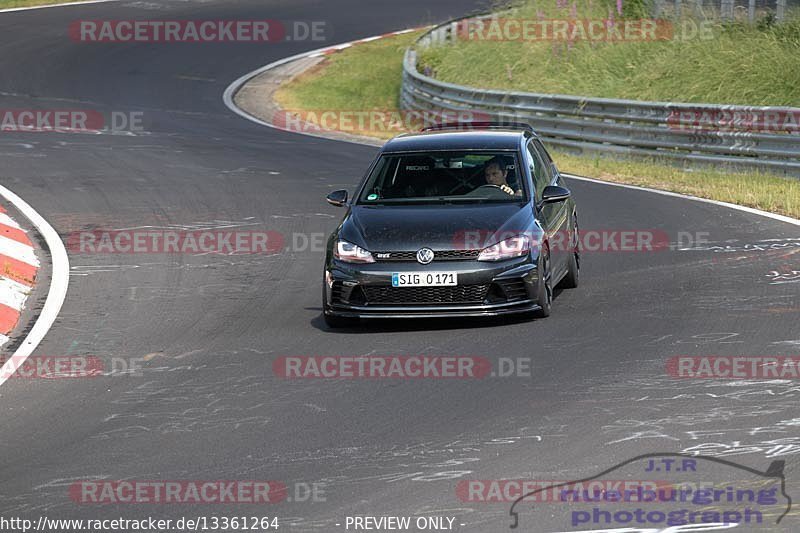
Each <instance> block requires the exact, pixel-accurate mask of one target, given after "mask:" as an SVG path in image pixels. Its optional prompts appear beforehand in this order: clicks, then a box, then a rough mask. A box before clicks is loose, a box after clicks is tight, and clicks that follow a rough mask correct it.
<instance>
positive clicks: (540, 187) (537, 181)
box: [527, 140, 553, 202]
mask: <svg viewBox="0 0 800 533" xmlns="http://www.w3.org/2000/svg"><path fill="white" fill-rule="evenodd" d="M533 142H534V141H533V140H531V141H529V142H528V157H527V159H528V165H530V168H531V176H532V177H533V186H534V188H535V189H536V201H537V202H538V201H539V200H541V199H542V192H543V191H544V188H545V187H547V186H548V185H549V184H550V180H551V179H553V174H552V172H551V171H550V166H549V164H545V163H544V162H543V161H542V159H541V156H540V155H539V153H538V151H537V149H536V147H535V146H534V144H533Z"/></svg>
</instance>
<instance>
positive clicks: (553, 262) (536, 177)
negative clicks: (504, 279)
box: [527, 139, 569, 283]
mask: <svg viewBox="0 0 800 533" xmlns="http://www.w3.org/2000/svg"><path fill="white" fill-rule="evenodd" d="M527 152H528V154H527V156H528V164H529V165H530V166H531V177H532V178H533V183H534V189H535V190H534V198H535V202H536V208H537V211H538V217H539V222H540V223H541V224H542V227H543V228H544V230H545V231H546V232H547V235H548V238H549V241H550V269H551V270H550V271H551V273H552V275H553V282H554V283H555V282H557V281H558V280H559V279H560V278H561V277H562V276H563V275H564V274H565V273H566V271H567V270H566V269H567V266H568V263H567V259H568V258H569V254H568V252H567V249H568V245H569V242H568V241H569V238H568V232H567V220H568V219H567V206H566V202H556V203H552V204H544V205H543V204H542V193H543V192H544V189H545V187H547V186H548V185H555V179H556V175H555V172H554V168H553V165H552V163H551V162H550V158H549V156H548V155H547V154H546V153H544V149H543V148H542V149H541V150H540V149H539V147H538V146H537V141H536V140H535V139H531V140H530V141H528V146H527Z"/></svg>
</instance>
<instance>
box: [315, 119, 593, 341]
mask: <svg viewBox="0 0 800 533" xmlns="http://www.w3.org/2000/svg"><path fill="white" fill-rule="evenodd" d="M327 200H328V202H329V203H330V204H332V205H335V206H340V207H346V208H347V212H346V213H345V215H344V218H343V219H342V222H341V224H340V225H339V226H338V227H337V228H336V230H335V231H334V232H333V234H332V235H331V236H330V238H329V239H328V244H327V252H326V258H325V272H324V283H323V297H322V300H323V301H322V305H323V310H324V311H323V313H324V317H325V321H326V323H327V324H328V325H329V326H331V327H342V326H346V325H352V324H353V323H354V322H355V321H357V320H358V319H361V318H395V317H428V318H429V317H441V316H452V317H467V316H494V315H501V314H510V313H528V314H530V315H531V316H537V317H546V316H548V315H549V314H550V308H551V304H552V300H553V289H554V287H556V285H559V284H560V286H561V287H563V288H572V287H576V286H577V285H578V274H579V268H580V256H579V242H580V239H579V238H578V216H577V209H576V205H575V202H574V200H573V199H572V197H571V194H570V191H569V190H568V189H566V188H565V187H564V185H563V183H562V178H561V177H560V175H559V173H558V170H557V169H556V166H555V164H554V163H553V161H552V160H551V159H550V156H549V154H548V153H547V151H546V150H545V148H544V146H543V145H542V143H541V141H540V140H539V139H538V137H537V136H536V134H535V133H534V132H533V131H532V130H531V129H530V127H529V126H527V125H518V124H511V125H509V124H505V125H502V126H501V125H498V124H490V123H487V124H481V125H476V124H472V125H470V127H469V128H465V127H464V125H463V124H462V125H460V126H458V127H451V126H446V125H444V126H436V127H432V128H428V129H426V130H423V131H422V132H421V133H418V134H405V135H400V136H398V137H395V138H394V139H392V140H390V141H388V142H387V143H386V144H385V145H384V146H383V148H382V149H381V151H380V153H379V154H378V156H377V157H376V159H375V160H374V161H373V162H372V165H371V166H370V167H369V170H368V171H367V173H366V176H365V177H364V179H363V180H362V181H361V183H360V184H359V186H358V188H357V189H356V193H355V195H354V196H353V197H352V198H349V197H348V193H347V191H345V190H339V191H335V192H333V193H331V194H329V195H328V198H327Z"/></svg>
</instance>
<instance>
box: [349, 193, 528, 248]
mask: <svg viewBox="0 0 800 533" xmlns="http://www.w3.org/2000/svg"><path fill="white" fill-rule="evenodd" d="M536 230H537V228H536V227H535V226H533V210H532V208H531V206H530V205H528V204H477V205H469V206H461V205H445V206H416V205H415V206H358V205H357V206H353V207H352V209H351V210H350V212H349V213H348V214H347V216H346V217H345V219H344V221H343V222H342V227H341V230H340V231H339V236H340V238H342V239H344V240H346V241H349V242H352V243H353V244H357V245H359V246H361V247H362V248H365V249H367V250H370V251H416V250H419V249H420V248H423V247H428V248H431V249H433V250H460V249H471V248H480V247H483V246H486V245H488V244H494V242H497V241H496V240H493V238H494V236H495V235H496V234H498V233H503V234H504V237H507V236H509V235H510V233H509V234H506V232H515V233H517V232H518V233H521V232H524V231H536ZM476 236H479V239H478V238H476ZM478 242H479V243H480V244H479V245H476V243H478Z"/></svg>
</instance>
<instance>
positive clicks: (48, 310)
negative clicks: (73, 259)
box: [0, 185, 69, 385]
mask: <svg viewBox="0 0 800 533" xmlns="http://www.w3.org/2000/svg"><path fill="white" fill-rule="evenodd" d="M0 196H3V198H5V199H6V200H8V201H9V202H11V203H12V204H13V205H14V207H16V208H17V210H19V212H20V213H22V214H23V215H24V216H25V217H26V218H27V219H28V220H30V221H31V223H32V224H33V225H34V226H35V227H36V229H37V230H38V231H39V233H40V234H41V235H42V237H44V240H45V242H46V243H47V247H48V248H49V249H50V257H51V259H52V273H51V279H50V290H49V291H48V293H47V300H45V302H44V307H43V308H42V312H41V313H40V314H39V318H38V319H36V323H35V324H34V325H33V327H32V328H31V330H30V331H29V332H28V336H27V337H25V340H23V341H22V344H21V345H20V346H19V348H17V351H16V352H14V354H13V355H12V356H11V357H10V358H9V359H8V361H6V363H5V364H4V365H3V366H2V368H0V385H2V384H3V383H5V382H6V380H7V379H8V378H9V376H11V375H13V374H14V372H16V371H17V369H18V368H19V367H20V366H22V364H23V363H24V362H25V360H26V359H27V358H28V356H29V355H30V354H32V353H33V351H34V350H35V349H36V347H37V346H39V343H40V342H42V339H43V338H44V336H45V335H46V334H47V332H48V331H49V330H50V327H51V326H52V325H53V322H55V320H56V317H58V313H59V311H61V306H62V305H63V304H64V299H65V298H66V297H67V288H68V287H69V257H68V256H67V250H66V249H65V248H64V243H63V242H61V237H59V235H58V233H57V232H56V230H54V229H53V227H52V226H51V225H50V224H48V223H47V221H46V220H45V219H44V218H42V216H41V215H40V214H39V213H37V212H36V210H35V209H34V208H33V207H31V206H30V205H28V203H27V202H25V200H23V199H22V198H20V197H19V196H17V195H16V194H14V193H13V192H11V191H10V190H8V189H7V188H6V187H4V186H2V185H0Z"/></svg>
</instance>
